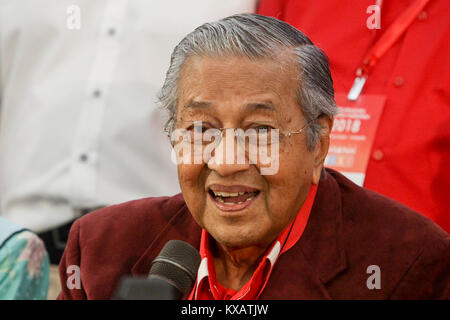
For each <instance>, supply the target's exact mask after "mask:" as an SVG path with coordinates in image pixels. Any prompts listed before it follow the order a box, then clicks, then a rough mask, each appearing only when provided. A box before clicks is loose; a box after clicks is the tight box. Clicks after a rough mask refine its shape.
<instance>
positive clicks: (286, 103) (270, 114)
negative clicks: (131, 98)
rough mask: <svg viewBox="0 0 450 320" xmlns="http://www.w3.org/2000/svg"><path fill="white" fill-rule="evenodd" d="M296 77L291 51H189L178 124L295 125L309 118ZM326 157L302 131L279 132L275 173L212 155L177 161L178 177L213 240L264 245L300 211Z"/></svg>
mask: <svg viewBox="0 0 450 320" xmlns="http://www.w3.org/2000/svg"><path fill="white" fill-rule="evenodd" d="M298 77H299V74H298V70H297V68H296V64H295V63H294V62H293V60H292V56H291V55H290V54H284V55H281V54H280V56H279V57H278V59H276V60H269V59H267V60H256V61H251V60H249V59H246V58H241V57H223V58H212V57H198V56H195V57H191V58H189V59H188V60H187V61H186V62H185V64H184V66H183V68H182V71H181V74H180V78H179V93H178V105H177V114H176V118H177V121H176V124H175V128H181V129H189V128H190V127H191V126H192V123H193V122H194V121H202V124H203V126H204V128H205V129H208V128H241V129H243V130H244V131H245V130H247V129H256V130H259V128H267V127H270V128H275V129H279V131H280V133H283V132H289V131H296V130H298V129H300V128H302V127H303V126H304V125H305V124H306V121H305V119H304V117H303V115H302V112H301V109H300V106H299V105H298V103H297V101H296V92H297V86H298ZM226 134H228V131H227V133H226ZM224 140H225V139H222V141H223V143H224ZM269 149H270V148H269ZM316 149H317V148H316ZM224 150H225V153H226V152H228V151H227V146H225V148H224ZM228 150H229V149H228ZM222 156H223V155H222ZM322 156H323V157H324V155H321V154H319V152H316V151H314V150H313V151H310V150H308V149H307V146H306V134H305V133H301V134H294V135H292V136H290V137H283V136H282V135H280V141H279V169H278V171H277V173H276V174H273V175H261V172H260V170H261V167H262V165H261V164H259V163H256V164H249V163H248V161H247V162H246V163H244V164H242V163H241V164H236V163H234V164H229V163H227V162H225V161H222V163H223V164H220V161H217V160H218V159H217V158H216V157H217V153H216V154H215V153H212V157H211V158H210V159H204V161H203V163H202V164H183V163H181V164H179V165H178V177H179V182H180V186H181V190H182V192H183V196H184V199H185V201H186V204H187V206H188V208H189V210H190V212H191V213H192V215H193V217H194V219H195V220H196V221H197V223H198V224H199V225H200V226H201V227H202V228H204V229H206V230H207V231H208V232H209V234H211V236H212V237H213V238H214V239H215V240H216V241H218V242H219V243H220V244H221V245H223V246H226V247H230V248H244V247H250V246H261V247H265V246H267V245H268V244H269V243H271V242H272V241H273V240H274V239H275V238H276V237H277V236H278V234H279V233H280V232H282V231H283V229H284V228H286V227H287V225H289V223H290V222H291V221H292V220H293V218H294V217H295V216H296V214H297V213H298V211H299V209H300V208H301V206H302V204H303V202H304V201H305V199H306V197H307V195H308V191H309V188H310V185H311V183H312V182H313V183H317V182H318V181H317V178H315V177H317V172H320V170H321V168H322V166H321V163H319V164H318V157H322ZM322 160H323V159H322ZM319 162H320V161H319Z"/></svg>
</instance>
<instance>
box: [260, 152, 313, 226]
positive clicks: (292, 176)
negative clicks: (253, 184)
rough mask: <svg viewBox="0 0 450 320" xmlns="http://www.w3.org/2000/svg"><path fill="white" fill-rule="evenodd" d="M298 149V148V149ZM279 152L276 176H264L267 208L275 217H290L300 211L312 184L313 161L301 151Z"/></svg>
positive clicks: (308, 154) (309, 155) (307, 154)
mask: <svg viewBox="0 0 450 320" xmlns="http://www.w3.org/2000/svg"><path fill="white" fill-rule="evenodd" d="M298 149H299V148H298ZM298 149H297V150H293V149H290V150H291V151H290V152H288V153H281V152H280V168H279V171H278V173H277V174H275V175H272V176H266V180H267V182H268V186H269V190H268V197H267V199H266V201H267V207H268V209H269V210H270V212H273V213H274V214H276V215H277V216H279V215H283V216H287V217H291V216H292V215H295V214H296V213H297V212H298V210H299V209H300V208H299V206H298V204H299V203H303V201H304V200H305V198H306V195H307V191H308V190H309V186H310V184H311V182H312V168H313V159H312V156H311V153H306V152H304V151H303V150H298Z"/></svg>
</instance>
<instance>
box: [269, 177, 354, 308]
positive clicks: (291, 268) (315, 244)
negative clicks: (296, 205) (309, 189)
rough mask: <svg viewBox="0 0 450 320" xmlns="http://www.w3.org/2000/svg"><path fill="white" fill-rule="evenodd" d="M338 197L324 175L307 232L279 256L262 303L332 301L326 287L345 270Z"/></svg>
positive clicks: (328, 178)
mask: <svg viewBox="0 0 450 320" xmlns="http://www.w3.org/2000/svg"><path fill="white" fill-rule="evenodd" d="M340 199H341V195H340V190H339V186H338V184H337V182H336V180H335V179H334V178H333V177H332V176H331V175H329V174H328V173H326V172H325V171H324V174H323V175H322V178H321V180H320V183H319V188H318V190H317V195H316V199H315V201H314V205H313V208H312V211H311V215H310V217H309V221H308V224H307V226H306V229H305V231H304V233H303V235H302V237H301V238H300V240H299V241H298V242H297V243H296V244H295V245H294V246H293V247H292V248H291V249H290V250H289V251H287V252H285V253H284V254H283V255H281V256H280V257H279V259H278V261H277V263H276V265H275V267H274V270H273V272H272V275H271V277H270V279H269V282H268V283H267V286H266V288H265V290H264V292H263V293H262V295H261V299H331V298H332V297H331V296H330V295H329V293H328V291H327V288H326V284H327V283H328V282H329V281H330V280H332V279H333V278H334V277H336V276H337V275H338V274H339V273H341V272H342V271H343V270H345V269H346V268H347V263H346V255H345V248H344V245H343V241H342V212H341V200H340Z"/></svg>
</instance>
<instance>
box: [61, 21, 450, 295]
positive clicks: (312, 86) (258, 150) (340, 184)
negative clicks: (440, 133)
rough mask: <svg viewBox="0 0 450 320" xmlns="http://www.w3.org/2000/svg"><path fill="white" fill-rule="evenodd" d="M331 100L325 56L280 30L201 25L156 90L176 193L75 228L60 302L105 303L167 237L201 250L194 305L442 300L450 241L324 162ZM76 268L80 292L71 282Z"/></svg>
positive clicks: (276, 25)
mask: <svg viewBox="0 0 450 320" xmlns="http://www.w3.org/2000/svg"><path fill="white" fill-rule="evenodd" d="M333 96H334V92H333V84H332V79H331V77H330V71H329V67H328V62H327V58H326V56H325V55H324V53H322V51H321V50H320V49H318V48H317V47H316V46H314V45H313V44H312V43H311V41H310V40H309V39H308V38H307V37H306V36H305V35H304V34H302V33H301V32H299V31H298V30H296V29H295V28H293V27H291V26H289V25H288V24H286V23H284V22H281V21H279V20H276V19H274V18H269V17H263V16H258V15H236V16H232V17H228V18H225V19H223V20H220V21H217V22H213V23H208V24H205V25H203V26H201V27H199V28H197V29H195V30H194V31H193V32H192V33H190V34H189V35H187V36H186V37H185V38H184V39H183V40H182V41H181V42H180V43H179V44H178V46H177V47H176V48H175V50H174V52H173V54H172V59H171V65H170V68H169V70H168V72H167V77H166V81H165V84H164V86H163V88H162V91H161V101H162V103H163V105H164V107H165V108H167V109H168V111H169V112H170V115H171V118H170V121H169V122H168V124H167V131H168V132H169V133H170V134H171V137H172V138H173V139H172V143H173V145H174V147H175V148H174V150H176V151H175V154H176V156H177V162H178V177H179V183H180V186H181V190H182V194H180V195H177V196H175V197H164V198H147V199H141V200H136V201H132V202H127V203H124V204H120V205H116V206H112V207H107V208H104V209H101V210H98V211H97V212H94V213H92V214H89V215H87V216H85V217H83V218H81V219H79V220H77V221H76V223H75V224H74V225H73V227H72V230H71V232H70V236H69V242H68V247H67V249H66V251H65V253H64V256H63V258H62V262H61V264H60V274H61V281H62V292H61V293H60V296H59V298H61V299H86V298H87V299H107V298H109V297H110V296H111V294H112V292H113V291H114V289H115V287H116V286H117V283H118V281H119V279H120V278H121V277H122V276H124V275H127V274H132V275H136V276H137V275H146V274H148V272H149V269H150V265H151V262H152V260H153V259H154V258H155V257H156V255H157V254H158V253H159V251H160V250H161V248H162V247H163V246H164V244H165V243H166V242H167V241H169V240H172V239H179V240H183V241H186V242H188V243H190V244H192V245H193V246H194V247H196V248H197V249H199V251H200V254H201V258H202V261H201V264H200V267H199V271H198V273H197V279H196V282H195V285H194V287H193V288H192V290H191V292H190V294H189V295H188V296H186V297H185V298H188V299H429V298H444V299H445V298H448V297H449V290H450V281H449V270H450V250H449V249H450V238H449V236H448V234H446V233H445V232H444V231H443V230H442V229H440V228H439V227H438V226H437V225H435V224H434V223H433V222H431V221H430V220H428V219H427V218H425V217H423V216H422V215H420V214H418V213H416V212H413V211H412V210H410V209H408V208H406V207H405V206H403V205H401V204H399V203H397V202H395V201H393V200H390V199H387V198H385V197H383V196H381V195H378V194H376V193H374V192H371V191H369V190H366V189H364V188H360V187H358V186H356V185H355V184H353V183H352V182H350V181H349V180H347V179H346V178H345V177H343V176H342V175H341V174H339V173H337V172H335V171H332V170H328V169H324V168H323V162H324V158H325V156H326V154H327V151H328V143H329V133H330V130H331V127H332V123H333V116H334V114H335V113H336V105H335V103H334V98H333ZM236 141H237V144H236V143H234V142H236ZM205 142H208V143H205ZM209 142H210V143H209ZM211 145H212V146H213V148H211V147H210V146H211ZM192 151H193V152H192ZM199 151H200V152H199ZM198 155H200V157H197V156H198ZM73 265H75V266H79V267H80V272H81V286H78V287H73V286H66V283H67V280H68V276H69V275H70V273H69V274H68V272H67V268H69V267H70V266H73Z"/></svg>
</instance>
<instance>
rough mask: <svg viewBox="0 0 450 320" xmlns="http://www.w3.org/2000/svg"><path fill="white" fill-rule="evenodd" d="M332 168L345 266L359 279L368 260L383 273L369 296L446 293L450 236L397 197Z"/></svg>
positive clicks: (429, 296)
mask: <svg viewBox="0 0 450 320" xmlns="http://www.w3.org/2000/svg"><path fill="white" fill-rule="evenodd" d="M331 174H332V176H333V177H334V179H335V180H336V182H337V183H338V185H339V191H340V194H341V205H342V210H341V212H342V225H341V228H342V238H343V242H344V246H345V250H346V257H347V262H348V268H349V270H353V271H354V274H358V275H360V276H358V277H356V278H355V279H357V280H358V281H359V282H361V281H363V279H364V278H367V277H369V276H370V274H367V270H368V269H367V268H369V267H370V266H372V267H373V266H376V267H379V270H380V272H381V275H382V280H383V282H382V284H383V285H384V287H382V289H383V290H373V291H371V292H370V294H371V295H372V294H373V296H371V298H374V299H376V298H379V297H382V298H399V299H408V298H412V299H414V298H417V299H422V298H431V297H442V296H446V295H448V294H450V292H448V291H449V289H450V288H448V286H449V272H448V268H450V236H449V235H448V234H447V233H446V232H445V231H444V230H443V229H442V228H440V227H439V226H438V225H437V224H435V223H434V222H433V221H431V220H430V219H428V218H427V217H425V216H424V215H422V214H420V213H418V212H416V211H414V210H412V209H410V208H408V207H406V206H404V205H402V204H401V203H399V202H397V201H395V200H392V199H389V198H387V197H385V196H383V195H380V194H378V193H376V192H374V191H371V190H368V189H365V188H361V187H359V186H357V185H355V184H353V183H352V182H351V181H349V180H347V179H345V178H344V177H343V176H341V175H340V174H336V173H331ZM366 269H367V270H366ZM369 269H370V268H369ZM344 278H345V277H344ZM355 285H356V284H355ZM446 287H447V288H446ZM349 294H350V293H349ZM377 294H380V296H378V295H377Z"/></svg>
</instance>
